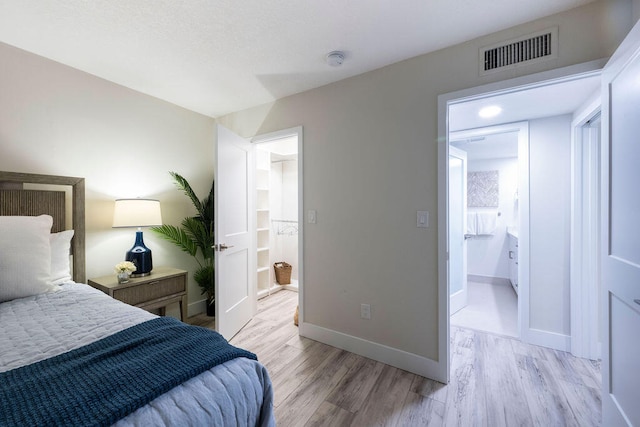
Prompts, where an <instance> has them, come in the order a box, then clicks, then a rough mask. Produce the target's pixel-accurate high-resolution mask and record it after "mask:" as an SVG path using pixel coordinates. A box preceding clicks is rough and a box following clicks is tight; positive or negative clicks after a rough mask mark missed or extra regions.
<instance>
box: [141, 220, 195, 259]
mask: <svg viewBox="0 0 640 427" xmlns="http://www.w3.org/2000/svg"><path fill="white" fill-rule="evenodd" d="M151 231H153V232H155V233H157V234H159V235H160V236H161V237H162V238H163V239H165V240H168V241H170V242H171V243H174V244H175V245H176V246H178V247H179V248H180V249H182V250H183V251H184V252H187V253H188V254H189V255H191V256H196V254H197V252H198V245H196V243H195V242H194V241H193V240H192V239H191V237H190V236H189V235H188V234H187V233H185V232H184V230H182V229H180V228H178V227H175V226H173V225H167V224H165V225H160V226H157V227H151Z"/></svg>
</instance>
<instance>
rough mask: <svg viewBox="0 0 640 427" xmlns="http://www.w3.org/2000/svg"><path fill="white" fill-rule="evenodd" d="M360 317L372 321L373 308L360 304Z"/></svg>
mask: <svg viewBox="0 0 640 427" xmlns="http://www.w3.org/2000/svg"><path fill="white" fill-rule="evenodd" d="M360 317H361V318H363V319H371V306H370V305H369V304H360Z"/></svg>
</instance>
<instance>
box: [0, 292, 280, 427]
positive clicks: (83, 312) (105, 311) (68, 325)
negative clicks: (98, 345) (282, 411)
mask: <svg viewBox="0 0 640 427" xmlns="http://www.w3.org/2000/svg"><path fill="white" fill-rule="evenodd" d="M154 317H156V316H155V315H153V314H151V313H148V312H146V311H144V310H141V309H138V308H136V307H132V306H129V305H126V304H123V303H121V302H119V301H116V300H114V299H112V298H110V297H109V296H107V295H105V294H104V293H102V292H100V291H98V290H96V289H94V288H92V287H90V286H88V285H83V284H76V283H68V284H65V285H62V286H61V287H60V290H59V291H57V292H51V293H47V294H41V295H36V296H31V297H27V298H20V299H17V300H13V301H8V302H5V303H2V304H0V343H2V344H1V345H0V372H5V371H8V370H11V369H15V368H18V367H20V366H25V365H28V364H31V363H34V362H37V361H40V360H44V359H46V358H49V357H53V356H56V355H58V354H62V353H64V352H67V351H70V350H73V349H76V348H79V347H81V346H83V345H86V344H89V343H91V342H93V341H96V340H99V339H101V338H104V337H107V336H109V335H112V334H114V333H116V332H118V331H121V330H123V329H126V328H128V327H130V326H133V325H135V324H138V323H142V322H144V321H146V320H150V319H152V318H154ZM239 396H244V398H241V399H239V398H238V397H239ZM272 398H273V392H272V389H271V381H270V379H269V376H268V374H267V371H266V369H265V368H264V366H263V365H261V364H260V363H258V362H257V361H255V360H250V359H246V358H237V359H234V360H231V361H229V362H226V363H224V364H222V365H218V366H216V367H214V368H212V369H210V370H209V371H206V372H204V373H202V374H200V375H198V376H197V377H194V378H192V379H191V380H189V381H187V382H185V383H183V384H181V385H180V386H178V387H175V388H174V389H172V390H171V391H169V392H168V393H165V394H163V395H161V396H159V397H157V398H156V399H154V400H153V401H152V402H150V403H149V404H148V405H146V406H144V407H142V408H139V409H138V410H137V411H135V412H134V413H132V414H130V415H129V416H127V417H125V418H123V419H122V420H120V421H119V422H118V423H117V424H116V425H117V426H119V427H122V426H131V425H134V426H149V425H153V426H176V425H180V426H187V425H193V426H199V425H215V426H244V425H274V421H273V412H272V404H273V402H272ZM261 412H262V413H261ZM261 417H262V420H261ZM260 420H261V421H260Z"/></svg>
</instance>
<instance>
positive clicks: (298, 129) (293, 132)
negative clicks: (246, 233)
mask: <svg viewBox="0 0 640 427" xmlns="http://www.w3.org/2000/svg"><path fill="white" fill-rule="evenodd" d="M291 136H296V137H297V138H298V307H299V313H298V325H301V324H302V323H303V322H304V304H303V301H304V212H305V211H304V182H303V177H304V173H303V172H304V154H303V147H304V141H303V128H302V126H295V127H292V128H288V129H282V130H278V131H275V132H269V133H265V134H260V135H256V136H254V137H253V138H251V143H252V144H263V143H265V142H272V141H275V140H277V139H282V138H286V137H291ZM251 215H252V221H253V222H252V223H253V224H255V221H256V217H255V215H256V213H255V211H254V212H251ZM254 245H255V244H254ZM255 249H256V248H252V250H253V252H254V253H255ZM256 262H257V261H256ZM253 267H254V269H253V270H254V271H255V267H256V266H255V265H254V266H253ZM255 286H257V285H255ZM298 330H299V329H298Z"/></svg>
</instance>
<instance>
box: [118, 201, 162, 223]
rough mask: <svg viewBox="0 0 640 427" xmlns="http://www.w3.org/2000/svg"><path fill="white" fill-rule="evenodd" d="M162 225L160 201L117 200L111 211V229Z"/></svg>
mask: <svg viewBox="0 0 640 427" xmlns="http://www.w3.org/2000/svg"><path fill="white" fill-rule="evenodd" d="M155 225H162V213H161V212H160V201H158V200H152V199H118V200H116V205H115V209H114V211H113V227H151V226H155Z"/></svg>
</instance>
